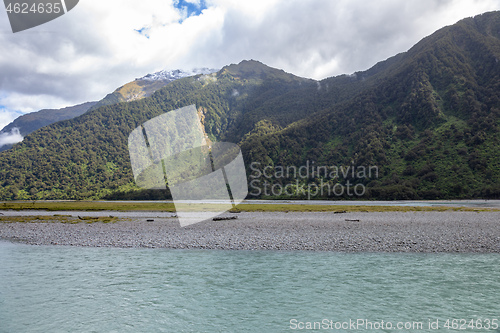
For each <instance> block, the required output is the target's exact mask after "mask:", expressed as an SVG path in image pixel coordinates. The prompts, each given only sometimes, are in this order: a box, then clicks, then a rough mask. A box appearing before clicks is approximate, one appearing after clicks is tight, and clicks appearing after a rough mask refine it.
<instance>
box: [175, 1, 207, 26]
mask: <svg viewBox="0 0 500 333" xmlns="http://www.w3.org/2000/svg"><path fill="white" fill-rule="evenodd" d="M174 7H175V8H177V9H179V10H181V11H185V12H186V14H187V17H191V16H198V15H200V14H201V12H202V10H203V9H207V5H206V3H205V1H204V0H201V1H199V3H194V2H189V1H185V0H178V1H175V2H174ZM182 21H183V20H181V22H182Z"/></svg>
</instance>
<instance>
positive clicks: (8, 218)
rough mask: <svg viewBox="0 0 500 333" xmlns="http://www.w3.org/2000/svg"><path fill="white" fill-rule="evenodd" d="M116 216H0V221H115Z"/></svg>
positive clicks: (71, 222) (74, 222) (75, 222)
mask: <svg viewBox="0 0 500 333" xmlns="http://www.w3.org/2000/svg"><path fill="white" fill-rule="evenodd" d="M116 221H117V218H116V217H108V216H100V217H95V218H94V217H73V216H70V215H66V216H61V215H55V216H50V215H47V216H0V223H68V224H77V223H99V222H100V223H115V222H116Z"/></svg>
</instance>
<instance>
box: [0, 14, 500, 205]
mask: <svg viewBox="0 0 500 333" xmlns="http://www.w3.org/2000/svg"><path fill="white" fill-rule="evenodd" d="M498 91H500V12H491V13H485V14H482V15H479V16H476V17H474V18H467V19H464V20H462V21H460V22H458V23H457V24H455V25H452V26H448V27H445V28H443V29H440V30H438V31H437V32H435V33H434V34H432V35H431V36H429V37H426V38H424V39H423V40H422V41H420V42H419V43H417V44H416V45H415V46H414V47H412V48H411V49H410V50H408V51H407V52H404V53H401V54H398V55H396V56H394V57H392V58H389V59H387V60H385V61H383V62H380V63H379V64H377V65H375V66H374V67H372V68H371V69H369V70H367V71H361V72H357V73H354V74H353V75H341V76H337V77H331V78H327V79H324V80H321V81H315V80H310V79H305V78H301V77H297V76H295V75H292V74H289V73H285V72H284V71H282V70H279V69H274V68H270V67H268V66H266V65H264V64H262V63H260V62H257V61H253V60H251V61H243V62H241V63H239V64H237V65H235V64H233V65H229V66H226V67H224V68H222V69H221V70H220V71H218V72H217V73H213V74H198V75H194V76H190V77H186V78H181V79H178V80H176V81H173V82H171V83H169V84H167V85H166V86H164V87H163V88H161V89H159V90H157V91H156V92H154V93H153V94H152V95H151V96H149V97H146V98H142V99H140V100H135V101H131V102H127V103H119V104H113V105H104V106H101V107H98V108H95V107H94V108H93V109H92V110H90V111H89V112H87V113H85V114H84V115H82V116H80V117H77V118H74V119H71V120H67V121H63V122H58V123H55V124H52V125H50V126H47V127H44V128H42V129H40V130H38V131H36V132H34V133H32V134H30V135H28V136H27V137H26V138H25V140H24V141H23V142H22V143H20V144H18V145H16V146H15V147H14V148H13V149H11V150H9V151H6V152H3V153H0V170H1V172H0V184H1V186H2V187H1V188H0V198H1V199H4V200H8V199H97V198H143V199H151V198H164V197H165V196H168V193H160V192H158V191H156V192H155V191H141V190H140V189H138V188H137V187H136V186H135V184H134V181H133V177H132V172H131V166H130V161H129V155H128V151H127V139H128V135H129V134H130V132H131V131H132V130H133V129H134V128H136V127H137V126H139V125H141V124H142V123H144V122H145V121H147V120H149V119H151V118H153V117H155V116H158V115H160V114H163V113H164V112H168V111H170V110H174V109H178V108H180V107H183V106H187V105H191V104H195V105H196V107H197V109H198V111H199V113H200V115H201V118H202V121H203V124H204V126H205V131H206V133H207V134H208V136H209V137H210V139H211V140H212V141H229V142H234V143H237V144H239V145H240V147H241V148H242V151H243V155H244V159H245V164H246V167H247V174H248V176H249V189H250V191H251V195H250V197H251V198H255V197H266V196H271V197H282V198H285V197H286V198H289V197H292V198H308V197H311V195H312V196H313V197H315V198H330V199H337V198H341V199H344V198H349V199H353V198H357V196H353V195H352V193H351V194H349V191H343V192H342V193H340V192H338V191H336V190H335V189H337V190H338V189H341V190H345V189H346V187H348V184H351V185H352V187H351V192H352V190H353V189H354V190H358V192H360V190H363V191H362V192H363V193H362V194H363V195H362V196H360V197H361V198H363V199H383V200H384V199H387V200H389V199H438V198H441V199H452V198H478V197H482V198H494V197H499V196H500V149H499V148H500V131H499V126H500V97H499V96H498ZM363 171H364V173H363ZM311 184H316V185H319V184H321V186H323V185H324V186H326V188H327V189H328V191H327V192H325V193H321V192H319V191H316V192H318V193H314V190H319V188H317V189H316V188H314V187H311ZM337 184H338V185H340V187H335V186H336V185H337ZM316 185H315V186H316ZM356 186H357V187H356ZM273 189H274V190H281V191H277V193H273ZM283 189H286V192H283V191H282V190H283ZM331 189H333V191H330V190H331ZM359 194H361V193H359Z"/></svg>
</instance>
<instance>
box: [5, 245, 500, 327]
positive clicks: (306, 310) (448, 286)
mask: <svg viewBox="0 0 500 333" xmlns="http://www.w3.org/2000/svg"><path fill="white" fill-rule="evenodd" d="M453 319H456V320H455V321H453ZM499 320H500V255H495V254H494V255H492V254H488V255H481V254H474V255H463V254H460V255H458V254H380V253H379V254H375V253H356V254H347V253H331V252H329V253H323V252H270V251H269V252H264V251H255V252H253V251H212V250H165V249H118V248H81V247H61V246H28V245H23V244H14V243H8V242H0V332H2V333H4V332H8V333H11V332H295V331H307V332H311V331H326V332H500V330H499V329H498V325H499V323H498V321H499ZM308 328H309V329H308Z"/></svg>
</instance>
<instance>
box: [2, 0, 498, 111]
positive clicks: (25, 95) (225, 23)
mask: <svg viewBox="0 0 500 333" xmlns="http://www.w3.org/2000/svg"><path fill="white" fill-rule="evenodd" d="M188 2H190V3H194V4H198V2H199V1H198V0H190V1H188ZM205 4H206V6H207V7H208V8H206V9H204V10H203V11H202V14H201V15H198V16H191V17H189V18H186V19H185V20H183V21H182V23H179V21H180V20H181V19H182V18H183V16H182V15H183V13H182V12H181V11H179V10H178V9H177V8H175V6H174V1H173V0H143V1H141V2H140V3H139V2H137V1H136V0H106V1H100V0H86V1H80V3H79V4H78V5H77V6H76V7H75V8H74V9H73V10H72V11H70V12H69V13H68V14H66V15H64V16H62V17H60V18H58V19H56V20H54V21H51V22H49V23H47V24H44V25H42V26H39V27H36V28H33V29H30V30H27V31H25V32H20V33H16V34H12V33H11V32H10V27H9V25H8V21H7V16H6V15H5V12H2V13H0V50H1V52H0V73H2V76H1V77H0V106H1V105H4V106H7V107H8V108H9V109H10V110H18V111H19V110H22V111H24V112H30V111H34V110H38V109H42V108H56V107H62V106H66V105H72V104H77V103H81V102H85V101H90V100H98V99H100V98H102V97H104V96H105V95H106V94H107V93H109V92H111V91H113V90H114V89H115V88H117V87H119V86H121V85H123V84H124V83H126V82H129V81H131V80H133V79H134V78H136V77H140V76H143V75H145V74H147V73H151V72H154V71H157V70H160V69H165V68H169V69H174V68H184V69H190V68H193V67H212V68H214V67H215V68H220V67H222V66H224V65H227V64H230V63H237V62H239V61H241V60H243V59H256V60H260V61H262V62H264V63H266V64H268V65H270V66H273V67H278V68H281V69H284V70H285V71H287V72H291V73H294V74H297V75H301V76H305V77H312V78H316V79H321V78H325V77H327V76H332V75H338V74H343V73H352V72H354V71H358V70H365V69H368V68H369V67H371V66H372V65H374V64H375V63H376V62H378V61H381V60H384V59H386V58H388V57H390V56H392V55H394V54H396V53H399V52H403V51H406V50H407V49H409V48H410V47H411V46H412V45H414V44H415V43H416V42H418V41H419V40H420V39H421V38H423V37H425V36H426V35H429V34H431V33H432V32H434V31H435V30H437V29H439V28H441V27H442V26H444V25H449V24H453V23H455V22H456V21H458V20H460V19H462V18H464V17H467V16H472V15H475V14H479V13H482V12H485V11H490V10H495V9H500V6H499V4H498V1H497V0H484V1H476V0H443V1H433V0H413V1H399V0H381V1H377V2H366V1H364V0H336V1H324V0H308V1H304V0H259V1H241V0H208V1H205ZM143 28H144V29H145V30H143V31H144V32H145V33H147V36H148V37H149V38H147V37H146V36H144V34H140V33H138V32H137V30H140V29H143Z"/></svg>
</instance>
